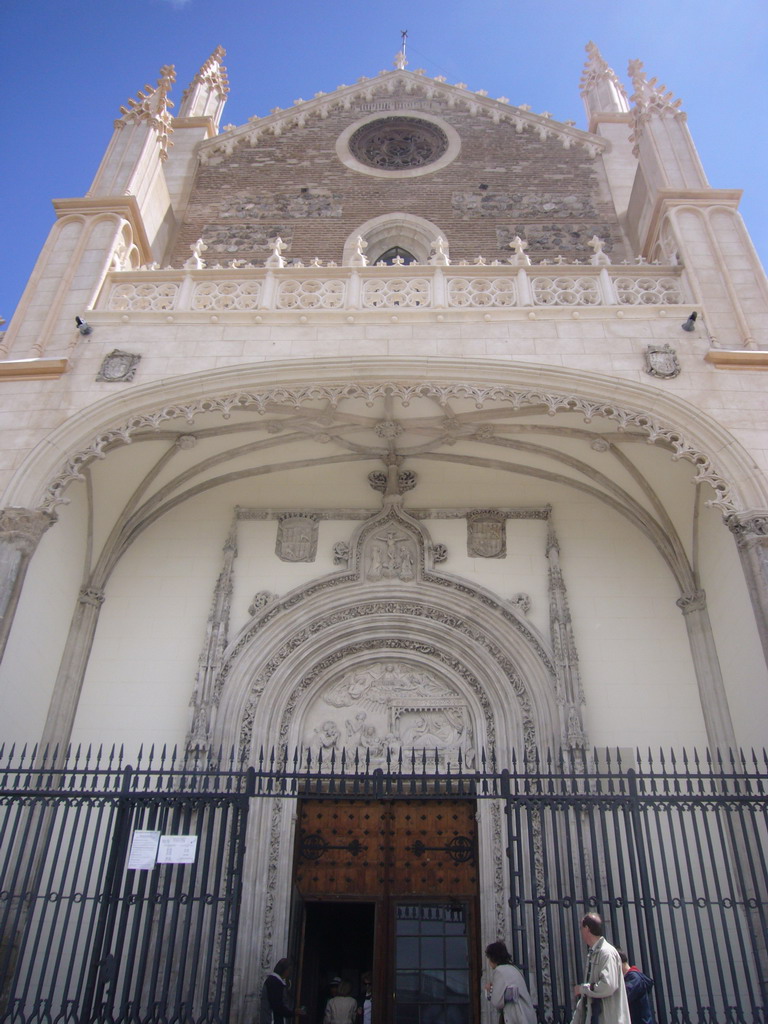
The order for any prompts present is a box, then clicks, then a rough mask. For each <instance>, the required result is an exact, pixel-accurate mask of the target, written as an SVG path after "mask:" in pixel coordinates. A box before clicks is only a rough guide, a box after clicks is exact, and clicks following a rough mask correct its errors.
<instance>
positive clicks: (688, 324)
mask: <svg viewBox="0 0 768 1024" xmlns="http://www.w3.org/2000/svg"><path fill="white" fill-rule="evenodd" d="M698 315H699V314H698V313H697V312H696V310H694V311H693V313H691V315H690V316H689V317H688V319H687V320H686V321H685V323H684V324H681V325H680V326H681V327H682V328H683V330H684V331H692V330H693V329H694V328H695V327H696V318H697V316H698Z"/></svg>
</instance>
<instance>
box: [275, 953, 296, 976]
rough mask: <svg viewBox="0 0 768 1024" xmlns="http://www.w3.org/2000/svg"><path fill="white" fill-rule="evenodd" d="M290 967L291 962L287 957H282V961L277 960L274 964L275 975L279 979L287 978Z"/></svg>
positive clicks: (291, 965)
mask: <svg viewBox="0 0 768 1024" xmlns="http://www.w3.org/2000/svg"><path fill="white" fill-rule="evenodd" d="M292 967H293V964H292V963H291V961H290V960H289V959H288V957H287V956H284V957H283V958H282V960H278V961H277V963H276V964H275V974H279V975H280V977H281V978H287V977H288V975H289V974H290V973H291V969H292Z"/></svg>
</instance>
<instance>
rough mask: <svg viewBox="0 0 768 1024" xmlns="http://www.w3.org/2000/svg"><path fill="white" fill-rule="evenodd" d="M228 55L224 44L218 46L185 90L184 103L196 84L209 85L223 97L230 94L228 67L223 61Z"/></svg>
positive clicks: (182, 100) (182, 99)
mask: <svg viewBox="0 0 768 1024" xmlns="http://www.w3.org/2000/svg"><path fill="white" fill-rule="evenodd" d="M226 55H227V51H226V50H225V49H224V47H223V46H217V47H216V49H215V50H214V51H213V53H212V54H211V56H210V57H209V58H208V60H207V61H205V63H204V64H203V66H202V67H201V68H200V70H199V71H198V72H197V74H196V75H195V77H194V78H193V79H192V81H191V82H190V83H189V86H188V87H187V88H186V89H185V90H184V92H183V94H182V97H181V102H182V103H183V102H184V100H185V99H186V98H187V96H188V95H189V94H190V92H191V91H192V87H193V86H195V85H208V86H210V87H211V88H212V89H215V90H216V91H217V92H218V94H219V95H220V96H221V97H224V96H226V95H227V94H228V92H229V79H228V78H227V69H226V68H225V67H224V65H223V64H222V63H221V62H222V60H223V59H224V57H226Z"/></svg>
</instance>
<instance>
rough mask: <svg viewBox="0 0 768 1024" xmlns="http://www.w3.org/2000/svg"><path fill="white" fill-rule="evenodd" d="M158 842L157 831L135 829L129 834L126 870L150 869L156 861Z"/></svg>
mask: <svg viewBox="0 0 768 1024" xmlns="http://www.w3.org/2000/svg"><path fill="white" fill-rule="evenodd" d="M159 842H160V833H159V832H150V831H148V830H146V829H136V831H135V832H134V833H133V835H132V836H131V850H130V853H129V854H128V864H127V865H126V867H127V868H128V870H129V871H131V870H133V871H151V870H152V868H153V867H154V866H155V864H156V863H157V844H158V843H159Z"/></svg>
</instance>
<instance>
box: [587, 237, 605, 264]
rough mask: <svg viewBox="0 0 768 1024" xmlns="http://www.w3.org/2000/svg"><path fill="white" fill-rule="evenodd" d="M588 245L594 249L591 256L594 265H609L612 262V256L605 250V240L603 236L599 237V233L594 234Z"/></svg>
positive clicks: (590, 259) (590, 260)
mask: <svg viewBox="0 0 768 1024" xmlns="http://www.w3.org/2000/svg"><path fill="white" fill-rule="evenodd" d="M587 245H588V246H589V247H590V249H591V250H592V255H591V256H590V257H589V262H590V263H591V264H592V266H593V267H608V266H610V264H611V261H610V258H609V257H608V255H607V253H605V252H603V249H604V248H605V242H604V241H603V239H602V238H598V237H597V235H592V237H591V238H590V240H589V241H588V242H587Z"/></svg>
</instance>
